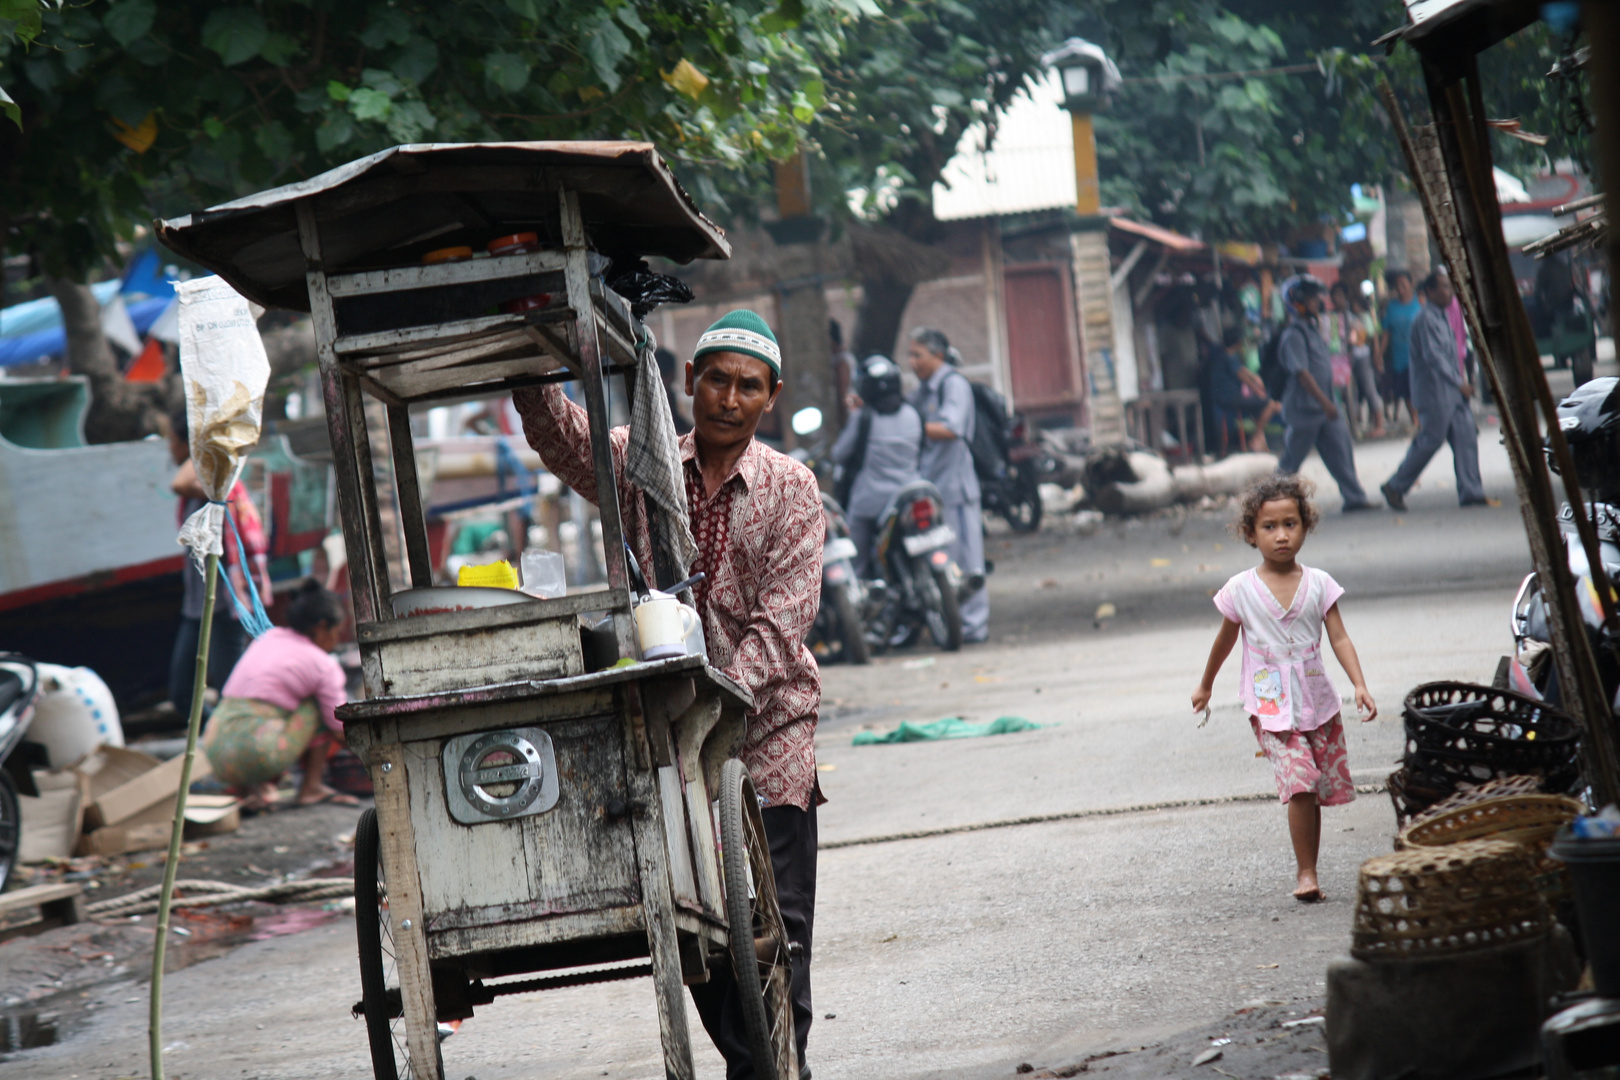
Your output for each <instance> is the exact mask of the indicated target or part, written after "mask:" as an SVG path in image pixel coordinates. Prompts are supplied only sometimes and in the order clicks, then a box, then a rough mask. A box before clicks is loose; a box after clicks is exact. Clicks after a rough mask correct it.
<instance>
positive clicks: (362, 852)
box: [354, 810, 416, 1080]
mask: <svg viewBox="0 0 1620 1080" xmlns="http://www.w3.org/2000/svg"><path fill="white" fill-rule="evenodd" d="M354 923H355V932H356V935H357V936H358V937H359V939H360V994H361V1001H360V1006H359V1009H360V1011H361V1012H362V1013H363V1014H364V1016H365V1019H366V1037H367V1038H368V1039H369V1040H370V1041H371V1071H372V1073H373V1074H374V1075H375V1076H376V1078H377V1080H412V1077H414V1076H415V1075H416V1074H415V1072H414V1071H413V1070H412V1069H411V1052H410V1047H409V1045H408V1044H407V1042H406V1039H405V1016H404V1008H403V1007H402V1005H401V999H400V993H399V961H398V954H397V952H396V950H395V948H394V932H393V923H392V921H391V920H390V918H389V914H388V882H387V879H386V877H385V876H384V874H383V864H382V849H381V846H380V837H379V834H378V830H377V811H376V810H367V811H366V812H365V813H363V814H361V815H360V824H359V825H357V826H356V827H355V830H354Z"/></svg>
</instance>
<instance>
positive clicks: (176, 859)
mask: <svg viewBox="0 0 1620 1080" xmlns="http://www.w3.org/2000/svg"><path fill="white" fill-rule="evenodd" d="M218 580H219V556H218V555H209V556H208V559H207V561H206V563H205V564H204V567H203V581H204V585H203V613H202V626H201V628H200V629H199V630H198V635H197V668H196V673H195V674H194V675H193V676H192V679H191V715H190V716H189V717H188V718H187V721H186V757H185V761H184V762H183V763H182V764H181V766H180V790H179V791H177V792H176V793H175V796H174V826H173V828H172V829H171V830H170V832H169V859H168V862H166V863H164V864H163V888H162V890H161V891H160V892H159V893H158V911H157V939H156V940H155V941H154V942H153V943H152V1001H151V1006H150V1013H149V1015H148V1019H147V1033H148V1036H149V1038H150V1054H151V1061H152V1080H163V959H164V953H165V952H166V948H165V947H166V946H167V945H168V943H169V901H170V900H171V899H172V898H173V896H174V876H175V872H176V871H177V870H179V868H180V840H181V838H182V837H183V836H184V835H185V831H186V794H187V792H189V791H190V790H191V765H192V762H193V761H195V760H196V758H197V731H198V729H199V728H200V727H202V709H203V693H204V691H205V690H206V689H207V687H208V644H209V639H211V638H212V637H213V634H214V588H215V585H216V583H217V582H218Z"/></svg>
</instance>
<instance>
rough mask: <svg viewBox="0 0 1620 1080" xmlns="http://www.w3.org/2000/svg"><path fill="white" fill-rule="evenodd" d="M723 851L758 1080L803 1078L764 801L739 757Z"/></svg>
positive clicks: (727, 800) (726, 782) (724, 782)
mask: <svg viewBox="0 0 1620 1080" xmlns="http://www.w3.org/2000/svg"><path fill="white" fill-rule="evenodd" d="M720 846H721V848H722V850H723V855H724V860H725V879H726V881H725V884H726V921H727V922H728V923H730V924H731V930H730V933H731V968H732V971H733V973H734V974H735V975H736V977H737V990H738V994H739V997H740V998H741V1000H742V1012H743V1023H744V1025H745V1026H746V1027H747V1029H748V1042H749V1045H750V1047H751V1048H752V1049H753V1052H754V1076H755V1077H757V1078H758V1080H799V1065H798V1045H797V1043H796V1041H795V1039H794V1035H793V1002H792V998H791V995H790V991H789V988H788V975H789V972H790V970H791V969H790V966H789V965H790V963H791V961H790V958H789V956H788V940H787V928H786V927H785V926H784V925H783V923H782V910H781V908H780V907H778V906H777V902H776V874H775V872H774V871H773V870H772V869H771V846H770V843H769V842H768V841H767V840H766V839H765V822H764V821H763V820H762V819H761V818H760V816H759V799H758V797H757V796H755V794H754V781H753V780H752V779H750V778H749V776H748V769H747V767H746V766H744V765H743V763H742V762H740V761H738V760H737V759H736V758H732V759H731V760H730V761H727V762H726V764H725V766H724V768H723V770H722V771H721V774H720Z"/></svg>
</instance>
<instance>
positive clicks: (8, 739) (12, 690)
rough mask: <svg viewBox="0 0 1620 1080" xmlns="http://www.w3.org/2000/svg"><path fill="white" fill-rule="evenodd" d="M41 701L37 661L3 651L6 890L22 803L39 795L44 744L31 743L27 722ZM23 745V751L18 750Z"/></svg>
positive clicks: (0, 779)
mask: <svg viewBox="0 0 1620 1080" xmlns="http://www.w3.org/2000/svg"><path fill="white" fill-rule="evenodd" d="M38 701H39V670H38V669H37V668H36V667H35V666H34V662H33V661H32V660H30V659H28V657H26V656H22V655H19V654H18V653H0V891H4V890H5V887H6V881H7V879H9V878H10V877H11V871H12V869H13V868H14V867H15V866H16V865H17V851H18V848H19V847H20V846H21V844H22V813H21V804H20V803H19V802H18V800H17V795H18V793H19V792H20V793H21V794H24V795H38V794H39V789H38V787H36V786H35V784H34V773H33V766H34V765H36V764H42V763H43V762H42V761H41V760H40V759H41V758H42V757H43V754H42V753H31V752H29V751H40V750H42V749H43V748H41V747H39V746H38V744H35V743H28V744H27V745H26V746H23V738H24V736H26V735H27V734H28V725H29V724H30V723H32V722H33V719H34V705H35V704H36V703H37V702H38ZM19 746H23V750H22V752H17V750H18V747H19Z"/></svg>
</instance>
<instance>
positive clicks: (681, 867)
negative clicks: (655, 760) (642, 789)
mask: <svg viewBox="0 0 1620 1080" xmlns="http://www.w3.org/2000/svg"><path fill="white" fill-rule="evenodd" d="M656 775H657V778H658V801H659V804H660V806H661V807H662V808H663V812H664V844H665V848H666V854H667V855H668V857H669V883H670V892H671V894H672V895H673V896H674V898H675V901H676V902H677V903H679V902H681V901H683V900H684V901H686V902H687V903H690V904H699V903H700V900H699V897H698V889H697V879H696V878H695V877H694V876H693V872H692V851H691V848H690V847H688V844H689V843H690V833H689V831H688V828H687V824H686V805H685V802H686V785H685V784H684V783H682V782H681V772H680V770H679V769H678V768H676V767H675V766H674V765H666V766H664V767H663V768H661V769H659V770H658V771H657V774H656Z"/></svg>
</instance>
